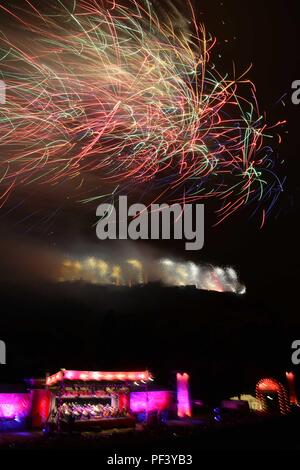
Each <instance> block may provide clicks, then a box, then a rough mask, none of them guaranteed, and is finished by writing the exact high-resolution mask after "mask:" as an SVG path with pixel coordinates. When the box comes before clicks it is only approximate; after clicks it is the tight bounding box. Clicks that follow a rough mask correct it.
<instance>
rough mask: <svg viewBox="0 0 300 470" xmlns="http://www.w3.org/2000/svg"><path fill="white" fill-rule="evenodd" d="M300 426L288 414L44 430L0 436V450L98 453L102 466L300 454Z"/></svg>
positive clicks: (295, 417) (299, 419)
mask: <svg viewBox="0 0 300 470" xmlns="http://www.w3.org/2000/svg"><path fill="white" fill-rule="evenodd" d="M299 426H300V418H299V416H287V417H277V418H272V419H267V420H266V421H263V422H260V423H252V424H247V425H239V426H236V427H235V426H226V427H225V426H224V427H219V428H218V427H216V428H214V429H213V428H211V429H201V428H194V429H191V428H177V429H176V430H174V429H165V430H163V429H157V430H155V429H152V430H144V431H142V430H136V431H130V430H122V431H117V430H113V431H110V432H104V433H83V434H80V435H71V436H69V435H61V436H52V437H49V436H45V435H43V433H41V432H32V433H29V432H24V433H11V434H9V433H5V434H0V450H2V451H3V450H7V451H31V450H32V451H37V450H40V451H45V452H47V451H55V450H67V451H94V452H96V453H98V455H99V458H100V459H101V460H102V462H103V463H105V462H106V460H107V458H108V457H109V456H113V455H114V454H118V455H121V456H122V455H123V456H128V455H129V456H139V455H142V456H144V457H145V458H146V457H149V458H151V455H152V454H167V453H173V454H186V453H190V454H191V455H193V457H194V460H195V461H196V460H197V459H198V458H199V456H200V453H201V451H202V450H220V451H222V450H245V451H253V450H271V451H278V450H287V451H290V450H300V439H299Z"/></svg>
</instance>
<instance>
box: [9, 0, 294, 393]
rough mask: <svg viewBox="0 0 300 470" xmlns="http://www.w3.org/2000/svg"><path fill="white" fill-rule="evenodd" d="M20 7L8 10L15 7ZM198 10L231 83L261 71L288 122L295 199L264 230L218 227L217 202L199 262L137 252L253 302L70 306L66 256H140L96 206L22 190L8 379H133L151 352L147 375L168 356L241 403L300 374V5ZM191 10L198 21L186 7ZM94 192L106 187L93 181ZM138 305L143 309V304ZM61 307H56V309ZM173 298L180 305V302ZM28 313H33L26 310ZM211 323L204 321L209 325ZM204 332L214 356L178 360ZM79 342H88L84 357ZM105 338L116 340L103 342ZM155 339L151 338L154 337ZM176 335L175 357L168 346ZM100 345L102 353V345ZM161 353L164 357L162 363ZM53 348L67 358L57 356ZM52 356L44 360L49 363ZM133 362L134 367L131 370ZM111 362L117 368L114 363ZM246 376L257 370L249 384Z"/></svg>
mask: <svg viewBox="0 0 300 470" xmlns="http://www.w3.org/2000/svg"><path fill="white" fill-rule="evenodd" d="M17 3H18V2H5V1H0V4H1V5H3V6H8V4H10V5H12V4H15V5H17ZM19 3H22V2H19ZM155 3H156V2H153V4H154V5H155ZM159 3H161V2H159ZM195 3H196V4H197V5H196V7H195V11H196V14H197V17H198V18H199V20H200V21H201V22H203V23H205V26H206V29H207V31H209V32H211V33H212V35H214V36H216V38H217V44H216V46H215V50H214V53H213V54H214V56H216V57H218V55H219V54H220V56H221V57H218V59H217V64H218V69H219V70H220V71H221V72H223V73H226V72H229V73H231V72H232V70H233V62H234V63H235V67H236V69H237V70H238V71H239V72H242V71H244V70H245V69H247V68H248V66H249V65H250V64H252V68H251V70H250V71H249V72H248V74H247V76H248V77H249V78H250V79H251V80H252V81H253V82H254V83H255V85H256V92H257V99H258V102H259V106H260V109H261V110H263V111H265V112H266V116H267V121H268V122H271V123H276V122H277V121H284V120H286V121H287V124H286V125H285V126H283V127H281V128H280V131H279V132H280V134H281V135H282V139H283V143H282V144H281V145H280V146H279V145H277V144H275V145H274V152H275V155H277V156H278V161H279V162H283V163H282V164H280V165H279V171H278V173H279V175H280V176H281V177H282V178H284V177H285V176H286V182H285V185H284V192H283V194H282V195H281V197H280V199H279V200H278V202H277V204H276V206H275V207H274V210H273V212H272V213H271V215H270V217H269V219H268V220H267V222H266V224H265V225H264V226H263V228H262V229H260V228H259V226H260V222H261V220H260V217H256V216H252V212H251V208H246V209H245V210H241V211H238V212H237V213H236V214H234V215H233V216H232V217H230V218H229V219H227V220H226V221H225V222H224V223H223V224H221V225H218V226H217V227H214V226H213V225H214V222H215V216H214V209H215V206H214V203H213V202H211V203H210V202H208V203H206V205H205V247H204V249H203V250H201V251H199V252H190V253H188V252H185V250H184V242H181V241H180V242H175V241H172V242H164V241H157V242H151V241H149V242H144V241H143V242H140V241H138V242H134V243H135V244H136V245H135V247H136V250H137V251H138V252H141V253H143V252H146V253H150V254H151V256H153V257H154V258H155V257H156V256H159V257H160V256H163V257H168V258H174V259H186V260H192V261H194V262H196V263H198V262H199V263H200V262H207V263H212V264H216V265H230V266H233V267H234V268H235V269H236V270H237V272H238V273H239V276H240V278H241V280H242V281H243V282H244V283H245V285H246V286H247V295H246V296H245V298H244V299H233V300H232V299H231V300H230V299H228V298H227V296H225V297H224V299H225V300H224V302H223V301H220V298H219V295H220V294H218V295H215V296H214V295H213V294H212V296H211V298H210V297H207V295H206V294H205V295H204V297H203V298H202V297H201V295H200V294H199V298H195V297H193V296H192V297H191V298H189V297H188V296H187V298H185V299H184V300H182V298H180V299H179V297H178V299H177V300H176V295H177V294H174V296H175V297H174V296H173V299H172V295H171V294H169V293H168V294H166V293H165V291H164V289H162V288H161V289H158V290H157V292H156V294H155V299H156V302H155V303H154V302H153V305H152V304H151V307H150V306H147V308H146V307H145V302H149V298H148V297H147V296H148V294H145V298H143V296H142V295H141V296H140V294H139V293H138V292H135V291H133V292H132V293H129V292H128V293H127V294H126V295H125V294H124V298H123V300H122V302H121V303H120V304H119V303H118V302H117V303H115V302H114V301H113V300H109V297H108V299H106V301H105V302H106V304H105V307H103V308H101V306H99V305H101V302H100V304H98V300H95V299H94V298H91V297H92V296H91V294H90V293H89V292H86V291H84V292H82V297H81V298H76V296H75V295H73V294H70V292H68V293H66V294H65V295H64V293H63V292H62V288H61V286H60V287H59V291H58V290H57V291H56V290H55V288H53V286H52V287H49V286H48V284H47V272H48V273H49V272H51V270H52V265H53V264H55V263H54V261H53V260H55V258H56V257H59V256H62V257H66V256H75V257H76V256H82V255H83V254H86V256H89V255H93V256H95V255H97V253H99V252H101V253H103V252H108V253H109V252H112V253H113V252H114V253H115V252H117V253H118V252H120V253H122V254H123V253H124V252H126V250H128V249H129V250H131V249H132V246H131V245H130V248H128V244H127V245H126V243H124V244H123V245H122V242H120V241H116V242H113V241H112V242H107V243H103V242H100V241H99V240H97V238H96V234H95V228H94V224H95V219H96V216H95V207H96V205H93V204H92V205H81V204H79V203H76V202H74V201H68V200H64V199H63V198H61V197H60V193H59V189H58V190H54V191H49V192H47V191H45V192H44V191H41V193H39V192H38V190H37V189H36V188H34V189H30V187H27V188H26V189H25V190H24V189H20V190H17V191H16V192H14V193H13V194H12V195H11V197H10V198H9V199H8V201H7V202H6V203H5V204H4V206H3V207H1V209H0V240H1V245H0V246H1V260H2V262H1V266H2V267H1V268H0V279H1V286H0V289H1V290H2V292H3V309H1V310H3V311H2V313H1V314H0V338H2V339H4V340H6V341H7V348H8V365H7V366H5V372H7V373H8V375H10V376H11V377H12V376H21V375H22V373H23V372H24V374H29V373H32V374H34V373H35V370H36V371H37V372H36V373H37V374H41V373H43V370H44V371H45V370H46V369H50V370H53V369H55V368H56V367H63V366H65V364H66V363H67V364H68V365H70V366H71V365H72V364H71V363H72V356H73V358H74V359H73V362H74V363H73V367H74V368H76V367H77V364H79V365H80V366H81V367H84V366H85V364H86V366H85V368H86V369H88V368H89V367H92V366H94V367H96V366H97V364H99V365H101V366H102V367H104V368H105V364H106V363H107V364H108V367H115V368H118V363H121V364H122V367H127V368H131V364H132V362H134V361H135V354H134V351H138V350H141V351H143V349H144V351H146V353H143V352H140V353H138V352H137V355H139V360H136V363H139V364H141V365H142V363H143V362H144V363H145V362H146V363H145V364H144V365H145V366H148V367H149V368H150V369H151V366H152V363H153V367H154V368H155V367H156V368H157V369H159V356H160V354H163V355H164V357H165V361H164V364H163V365H162V366H161V368H162V369H176V367H177V364H178V367H179V368H181V367H182V368H187V369H192V370H196V371H199V370H200V371H202V373H206V374H209V373H211V377H210V379H211V381H212V383H217V382H218V381H220V380H221V381H223V384H224V383H225V382H226V384H225V385H224V391H225V392H226V393H227V392H230V393H231V392H233V393H234V392H235V390H236V388H238V387H245V388H247V387H251V384H252V380H255V379H256V377H257V378H259V374H261V373H275V374H277V375H278V376H280V374H282V373H283V372H284V370H283V368H284V367H289V366H291V364H290V363H289V354H290V349H289V348H290V344H291V343H292V341H293V340H294V339H297V337H298V336H299V334H298V333H299V328H300V322H299V319H298V318H299V317H298V299H299V296H298V283H299V270H300V258H299V240H300V234H299V224H298V217H299V188H300V187H299V181H298V175H299V170H300V163H299V161H300V160H299V155H298V153H299V145H298V142H299V129H298V126H299V116H300V106H298V107H297V106H295V105H293V104H292V102H291V94H292V91H291V84H292V82H293V81H294V80H297V79H299V78H300V77H299V60H300V59H299V52H298V49H297V39H298V34H299V33H298V31H299V25H298V17H297V14H296V10H297V6H298V2H297V1H296V0H293V1H290V2H288V3H287V2H284V1H279V0H274V1H273V2H272V5H271V8H270V6H269V5H268V4H266V3H264V2H261V1H259V0H253V1H251V2H240V1H237V0H224V1H223V2H220V1H216V0H209V1H208V0H207V1H205V0H203V1H201V2H195ZM182 4H183V2H182ZM198 4H201V5H200V6H199V5H198ZM180 8H182V11H186V8H185V6H182V7H180ZM5 18H7V16H6V14H5V13H4V12H3V11H2V12H1V20H0V21H1V22H3V21H4V19H5ZM10 21H11V20H10ZM12 24H13V23H12ZM10 27H11V28H12V27H13V26H12V25H10ZM0 72H1V63H0ZM91 184H96V183H95V182H94V180H93V181H91ZM132 197H133V196H132ZM53 269H54V268H53ZM28 280H29V281H32V282H31V283H30V284H31V285H30V287H28V286H27V287H26V285H27V282H25V281H28ZM8 281H9V282H10V283H11V282H13V281H17V282H18V284H17V286H14V287H13V289H14V291H13V292H12V291H7V282H8ZM38 281H41V282H42V284H41V285H40V284H38ZM10 285H11V284H10ZM27 289H28V290H27ZM47 289H49V291H48V290H47ZM52 289H54V290H52ZM75 290H76V289H75ZM93 295H94V294H93ZM101 295H103V296H104V294H101ZM134 295H135V296H136V299H137V300H136V301H134V302H133V304H131V302H132V296H134ZM149 295H150V294H149ZM55 296H57V298H56V299H54V298H53V297H55ZM126 296H127V297H126ZM169 296H170V298H169ZM150 297H151V295H150ZM166 298H168V299H169V301H168V303H166ZM70 299H71V300H70ZM147 299H148V300H147ZM110 303H111V304H110ZM122 303H124V304H123V307H122V306H121V304H122ZM155 304H156V305H155ZM124 305H125V307H124ZM128 305H131V307H132V309H129V307H128ZM179 305H180V308H182V309H183V310H185V311H186V312H185V315H186V316H187V319H188V322H189V327H188V328H187V329H186V330H185V333H186V335H187V336H186V340H184V341H183V343H181V341H182V339H181V333H180V331H181V328H182V322H183V317H182V314H183V312H182V311H179ZM197 305H198V309H197ZM22 306H23V307H24V310H22V311H21V310H20V309H23V307H22ZM122 308H123V310H124V312H125V311H126V315H129V314H130V315H133V317H132V319H131V320H130V321H132V322H133V323H134V322H135V320H134V315H136V317H137V318H138V322H139V329H137V330H136V336H134V335H133V334H132V335H130V334H129V336H128V342H126V341H125V340H124V338H123V339H120V338H121V337H122V334H121V326H120V325H121V324H122V328H125V329H126V326H124V324H125V325H126V324H127V328H128V331H129V330H130V327H128V323H126V321H124V322H123V323H124V324H123V323H119V320H118V318H119V315H121V314H122ZM27 309H28V310H27ZM54 309H55V312H54V311H53V310H54ZM97 309H98V310H100V311H101V315H100V316H101V321H102V320H103V318H104V320H103V321H104V322H105V323H104V324H103V323H101V325H100V320H99V325H98V326H97V328H99V330H98V332H97V335H98V336H97V335H96V333H95V331H94V327H95V325H96V323H94V327H93V326H92V325H93V323H91V329H87V330H85V328H83V330H84V333H80V331H81V330H82V326H80V323H81V322H82V321H84V320H83V319H82V318H81V312H82V311H84V312H85V314H86V315H87V317H86V318H89V319H90V321H92V320H91V319H92V318H95V317H94V315H97V311H98V310H97ZM145 309H146V312H145ZM152 309H153V310H152ZM174 309H175V310H174ZM129 310H130V313H129ZM209 311H211V312H212V315H211V316H210V318H211V323H210V321H209V315H208V317H207V318H206V317H205V316H206V314H207V312H209ZM174 312H175V313H174ZM52 313H53V314H52ZM164 313H165V315H166V322H164V321H163V320H162V321H161V323H159V322H157V323H155V325H156V327H157V328H158V330H157V329H156V328H154V327H153V325H151V327H150V326H149V324H150V322H151V317H153V316H154V317H155V315H158V316H159V317H160V318H162V317H163V315H164ZM124 315H125V313H124ZM201 315H202V316H203V318H202V320H200V319H199V316H201ZM174 316H175V317H176V321H175V320H174V323H173V325H172V326H171V327H170V324H168V321H169V320H170V322H171V323H172V321H173V320H172V318H173V319H174ZM204 317H205V320H204ZM87 321H88V320H87ZM93 321H95V322H96V320H93ZM154 321H155V322H156V320H154ZM193 322H195V323H194V324H193ZM75 325H78V326H76V327H75ZM136 328H138V327H136ZM198 328H199V329H201V331H199V338H202V340H203V341H204V343H205V346H203V348H202V347H199V348H198V347H196V344H197V335H196V333H195V332H193V333H191V334H192V336H191V341H192V342H193V344H194V346H193V347H190V348H188V349H187V352H186V357H185V352H184V351H183V352H182V353H179V352H178V351H177V353H176V354H175V355H173V352H174V349H176V348H177V346H176V345H178V344H184V345H185V346H187V344H188V343H189V341H190V340H189V339H188V336H189V331H192V330H195V329H196V330H197V329H198ZM91 330H92V331H91ZM150 330H151V335H150ZM74 331H76V335H77V336H76V335H75V336H76V341H78V342H77V343H76V344H77V345H78V347H76V348H75V347H74V338H75V336H74V334H75V333H74ZM100 331H104V333H103V335H104V336H103V337H102V336H101V334H100ZM126 331H127V330H126ZM3 332H4V333H3ZM143 332H148V333H145V336H144V338H143ZM156 332H157V338H156V339H155V335H156ZM232 334H234V335H235V340H234V342H233V344H234V346H233V345H232V344H230V343H231V339H230V338H231V335H232ZM168 336H170V338H171V339H170V344H171V346H170V347H171V349H172V351H173V352H172V351H169V350H168V348H167V347H166V342H168V341H169V340H168V339H167V338H168ZM208 337H209V339H208ZM150 339H152V343H151V341H150ZM93 341H94V345H93V346H91V344H90V343H91V342H93ZM143 341H145V342H144V343H143ZM56 342H57V343H56ZM133 343H134V346H133ZM204 343H203V344H204ZM111 344H112V345H111ZM154 344H156V346H155V348H156V350H155V351H153V353H152V354H151V347H153V348H154ZM152 345H153V346H152ZM51 348H54V350H55V351H52V352H53V354H52V353H51ZM64 348H65V349H64ZM127 348H128V351H127ZM270 348H271V351H270ZM40 349H43V351H41V352H40ZM22 350H23V354H22ZM212 350H214V351H218V352H219V353H220V354H218V353H217V352H216V354H215V355H213V357H212V356H211V355H210V353H209V351H212ZM112 351H114V352H113V353H112ZM168 351H169V352H168ZM71 352H72V354H71ZM222 352H224V358H227V359H228V364H227V365H226V364H225V362H226V359H222V360H221V359H220V357H221V354H222ZM126 354H127V357H128V359H127V360H124V359H120V356H122V357H124V355H125V356H126ZM35 356H39V357H40V359H39V360H37V358H36V357H35ZM76 356H77V357H76ZM262 356H263V357H262ZM104 358H109V359H107V362H106V361H105V359H104ZM152 358H153V360H152ZM218 358H219V359H218ZM223 360H224V362H223ZM232 360H233V361H236V364H235V365H236V370H237V375H238V376H239V378H238V379H236V377H235V374H233V372H232V369H233V367H232V366H231V365H230V364H229V362H230V361H232ZM260 362H261V364H260ZM132 365H135V364H132ZM224 368H225V369H224ZM245 369H246V371H247V370H248V371H249V374H248V376H247V372H245ZM221 370H225V371H227V373H228V374H227V377H225V373H223V374H224V376H223V377H222V375H218V374H220V371H221ZM209 371H210V372H209ZM230 371H231V372H230ZM1 373H2V369H1ZM217 376H218V379H217V378H216V377H217ZM214 381H215V382H214ZM234 381H236V383H234ZM229 383H230V385H229ZM235 387H236V388H235ZM200 390H201V387H200ZM208 390H209V387H206V390H205V393H207V394H208ZM225 392H224V393H225Z"/></svg>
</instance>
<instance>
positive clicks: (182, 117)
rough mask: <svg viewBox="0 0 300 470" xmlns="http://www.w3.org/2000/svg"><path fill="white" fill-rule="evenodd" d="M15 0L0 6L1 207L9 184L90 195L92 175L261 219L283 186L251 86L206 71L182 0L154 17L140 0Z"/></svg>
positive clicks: (205, 57)
mask: <svg viewBox="0 0 300 470" xmlns="http://www.w3.org/2000/svg"><path fill="white" fill-rule="evenodd" d="M25 3H26V11H25V10H22V9H19V10H12V9H10V8H9V7H8V8H6V7H5V8H4V7H3V6H1V5H0V7H1V8H2V9H4V10H5V12H6V13H7V14H8V15H9V16H10V17H11V18H13V20H14V22H15V24H18V25H19V26H20V30H19V32H18V34H15V35H14V38H13V39H12V37H11V34H9V31H8V32H6V31H5V32H4V31H3V33H2V38H1V71H2V79H3V80H4V81H5V83H6V87H7V102H6V104H5V105H2V106H1V107H0V145H1V154H2V157H1V162H0V171H1V173H0V185H1V186H0V187H1V202H2V204H3V203H4V202H5V201H6V199H7V198H8V196H9V194H10V192H11V191H12V190H13V188H14V187H19V186H22V185H39V187H41V186H42V185H58V184H64V183H66V182H71V183H72V185H71V187H72V189H71V191H70V185H69V184H68V186H67V187H68V197H72V198H75V199H76V200H81V201H84V202H90V201H93V200H95V199H97V198H99V197H102V196H103V194H102V193H101V192H100V194H99V192H95V194H92V196H91V193H90V190H91V188H90V187H89V184H88V181H89V180H88V178H89V175H92V176H93V178H94V179H95V178H96V179H97V180H98V181H99V185H98V187H99V186H101V185H104V184H106V183H107V184H113V185H115V186H116V187H118V188H119V189H118V190H119V191H120V192H122V191H128V188H132V187H136V186H138V185H140V186H141V188H143V189H142V191H143V192H145V191H146V192H147V188H149V192H151V194H152V196H151V197H152V198H153V199H155V200H158V199H162V198H163V199H164V200H166V199H168V200H170V201H171V200H172V201H185V202H192V201H206V200H208V199H214V200H218V201H219V209H218V210H217V215H218V220H219V221H222V220H224V219H225V218H226V217H228V216H229V215H230V214H232V213H233V212H235V211H236V210H238V209H239V208H241V207H242V206H244V205H247V204H249V203H251V202H254V203H255V206H254V207H255V208H257V207H261V208H262V211H263V219H264V218H265V215H266V214H267V213H268V211H269V210H270V209H271V208H272V206H273V204H274V202H275V201H276V199H277V197H278V195H279V193H280V191H281V190H282V186H281V183H280V181H279V179H278V178H277V176H276V174H275V173H274V172H273V170H272V167H273V161H272V158H271V157H272V152H271V150H270V147H269V146H267V145H266V143H265V140H266V138H267V137H268V136H267V134H268V133H269V130H268V129H267V125H266V123H265V121H264V117H263V115H262V114H261V113H260V112H259V109H258V105H257V102H256V99H255V93H254V86H253V85H252V84H251V82H249V81H248V80H247V79H246V78H245V77H244V76H241V77H239V78H236V77H234V78H233V79H230V78H229V77H228V76H222V75H221V74H219V73H218V72H217V70H216V68H215V66H214V64H213V63H212V61H211V55H212V54H213V47H214V43H215V41H214V39H213V38H211V37H210V36H208V35H207V34H206V32H205V28H204V27H203V26H201V25H198V23H197V21H196V19H195V14H194V11H193V9H192V7H191V4H190V3H189V2H188V6H189V11H190V14H187V17H186V18H185V17H183V16H182V15H181V14H179V12H178V11H177V10H175V9H174V8H173V9H172V10H171V9H170V14H169V15H166V14H164V15H160V18H163V19H159V17H158V15H156V14H155V11H154V9H153V7H152V6H151V5H150V4H149V3H148V2H147V1H146V0H145V1H141V0H140V1H139V2H137V1H136V0H130V1H129V3H128V2H127V4H126V5H127V6H124V5H122V4H118V3H116V2H115V1H108V2H106V7H104V6H99V2H96V1H95V0H94V1H93V0H91V1H85V0H81V1H79V2H78V3H75V2H74V3H73V2H71V3H70V2H67V1H58V0H57V1H54V2H53V4H52V6H51V7H50V9H49V11H48V12H43V13H42V12H41V11H39V10H38V9H37V8H36V4H35V3H34V2H33V1H32V2H30V1H29V0H27V1H26V2H25ZM190 18H191V19H192V22H190V21H189V20H190ZM190 23H192V24H190ZM147 185H148V186H147ZM86 188H88V190H87V189H86ZM69 191H70V192H69ZM98 191H99V190H98Z"/></svg>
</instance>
